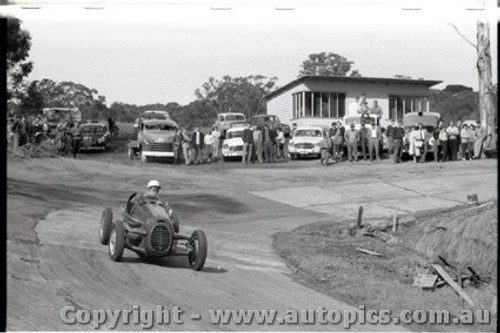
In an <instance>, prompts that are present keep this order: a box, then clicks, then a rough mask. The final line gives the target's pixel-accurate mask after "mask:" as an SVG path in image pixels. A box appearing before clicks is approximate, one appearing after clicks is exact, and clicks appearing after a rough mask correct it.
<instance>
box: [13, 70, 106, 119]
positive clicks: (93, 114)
mask: <svg viewBox="0 0 500 333" xmlns="http://www.w3.org/2000/svg"><path fill="white" fill-rule="evenodd" d="M21 105H22V106H25V107H26V108H27V109H28V110H29V108H37V109H38V110H39V109H41V108H42V107H78V108H79V109H80V111H81V112H82V116H83V117H84V118H105V117H106V114H105V111H106V110H107V107H106V99H105V97H104V96H101V95H99V92H98V91H97V90H96V89H92V88H88V87H86V86H84V85H83V84H79V83H74V82H71V81H64V82H56V81H53V80H50V79H43V80H41V81H37V80H36V81H33V82H31V83H30V85H29V86H28V89H27V90H26V93H25V94H24V95H23V96H22V98H21ZM28 110H23V111H25V112H26V111H28Z"/></svg>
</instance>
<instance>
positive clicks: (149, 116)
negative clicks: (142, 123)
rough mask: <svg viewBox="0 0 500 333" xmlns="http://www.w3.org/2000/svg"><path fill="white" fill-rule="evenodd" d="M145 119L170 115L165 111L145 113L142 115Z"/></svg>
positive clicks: (166, 117) (162, 117)
mask: <svg viewBox="0 0 500 333" xmlns="http://www.w3.org/2000/svg"><path fill="white" fill-rule="evenodd" d="M142 118H143V119H169V116H167V115H166V114H164V113H154V112H153V113H145V114H144V115H143V116H142Z"/></svg>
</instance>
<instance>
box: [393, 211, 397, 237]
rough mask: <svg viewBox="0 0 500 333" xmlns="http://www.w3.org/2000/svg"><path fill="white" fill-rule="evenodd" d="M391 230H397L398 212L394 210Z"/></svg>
mask: <svg viewBox="0 0 500 333" xmlns="http://www.w3.org/2000/svg"><path fill="white" fill-rule="evenodd" d="M392 232H393V233H397V232H398V212H397V211H396V210H395V211H394V215H393V216H392Z"/></svg>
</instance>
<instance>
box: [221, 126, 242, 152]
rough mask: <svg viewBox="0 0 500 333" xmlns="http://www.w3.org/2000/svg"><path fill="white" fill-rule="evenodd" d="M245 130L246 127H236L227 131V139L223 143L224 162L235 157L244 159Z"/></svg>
mask: <svg viewBox="0 0 500 333" xmlns="http://www.w3.org/2000/svg"><path fill="white" fill-rule="evenodd" d="M244 129H245V128H244V127H235V128H230V129H228V130H227V132H226V138H225V139H224V142H223V143H222V156H223V157H224V160H227V159H229V158H235V157H239V158H242V157H243V130H244Z"/></svg>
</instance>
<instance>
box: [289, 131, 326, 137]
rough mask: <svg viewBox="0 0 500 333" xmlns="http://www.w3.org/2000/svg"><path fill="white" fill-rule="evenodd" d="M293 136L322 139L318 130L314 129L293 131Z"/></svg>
mask: <svg viewBox="0 0 500 333" xmlns="http://www.w3.org/2000/svg"><path fill="white" fill-rule="evenodd" d="M295 136H296V137H297V136H308V137H322V136H323V134H322V133H321V131H320V130H315V129H298V130H296V131H295Z"/></svg>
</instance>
